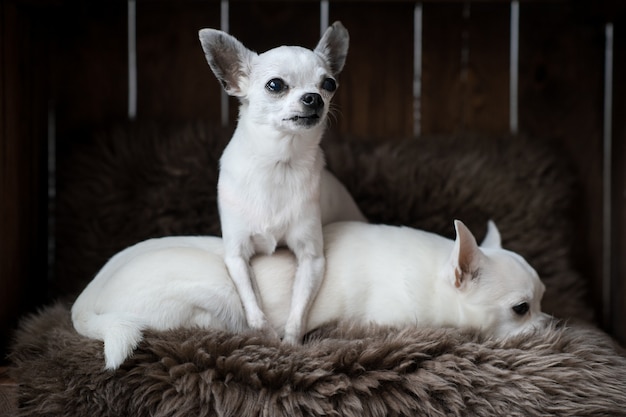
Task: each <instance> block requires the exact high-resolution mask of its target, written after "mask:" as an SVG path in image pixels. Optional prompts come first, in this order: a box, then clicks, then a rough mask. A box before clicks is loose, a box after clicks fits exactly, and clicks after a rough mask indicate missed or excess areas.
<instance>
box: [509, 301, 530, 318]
mask: <svg viewBox="0 0 626 417" xmlns="http://www.w3.org/2000/svg"><path fill="white" fill-rule="evenodd" d="M529 309H530V306H529V305H528V303H526V302H523V303H519V304H518V305H516V306H513V311H514V312H515V314H517V315H518V316H523V315H524V314H526V313H528V310H529Z"/></svg>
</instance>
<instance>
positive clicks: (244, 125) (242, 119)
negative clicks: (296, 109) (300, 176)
mask: <svg viewBox="0 0 626 417" xmlns="http://www.w3.org/2000/svg"><path fill="white" fill-rule="evenodd" d="M250 119H251V118H250V117H248V116H247V114H246V106H244V105H242V107H241V109H240V114H239V121H238V123H237V127H236V129H235V132H234V134H233V137H232V139H231V142H234V143H239V144H240V145H241V147H242V150H243V151H244V152H245V153H246V154H248V155H250V156H252V155H253V156H254V158H256V159H259V158H260V159H263V160H265V161H267V162H273V163H304V164H306V163H308V162H310V163H314V162H315V160H316V159H317V158H319V157H320V155H321V149H320V147H319V144H320V142H321V140H322V135H323V132H324V123H323V122H320V123H319V124H318V125H317V126H314V127H311V128H309V129H302V130H299V131H291V132H287V131H279V130H277V129H275V128H273V127H272V126H268V125H263V124H258V123H255V122H254V121H252V120H250Z"/></svg>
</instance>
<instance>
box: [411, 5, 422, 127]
mask: <svg viewBox="0 0 626 417" xmlns="http://www.w3.org/2000/svg"><path fill="white" fill-rule="evenodd" d="M421 134H422V3H416V4H415V10H414V11H413V136H415V137H418V136H420V135H421Z"/></svg>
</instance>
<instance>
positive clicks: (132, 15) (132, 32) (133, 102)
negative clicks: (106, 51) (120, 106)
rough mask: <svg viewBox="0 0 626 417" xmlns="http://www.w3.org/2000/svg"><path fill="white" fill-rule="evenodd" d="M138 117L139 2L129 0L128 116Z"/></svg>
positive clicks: (131, 118) (131, 117)
mask: <svg viewBox="0 0 626 417" xmlns="http://www.w3.org/2000/svg"><path fill="white" fill-rule="evenodd" d="M135 117H137V4H136V0H128V118H129V119H130V120H134V119H135Z"/></svg>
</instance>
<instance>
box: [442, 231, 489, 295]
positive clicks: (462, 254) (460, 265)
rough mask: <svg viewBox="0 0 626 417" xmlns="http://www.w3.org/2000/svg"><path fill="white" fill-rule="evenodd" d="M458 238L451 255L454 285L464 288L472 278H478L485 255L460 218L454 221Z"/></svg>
mask: <svg viewBox="0 0 626 417" xmlns="http://www.w3.org/2000/svg"><path fill="white" fill-rule="evenodd" d="M454 228H455V229H456V239H455V241H454V247H453V249H452V255H451V257H450V263H451V266H452V268H453V272H454V274H453V281H454V286H455V287H457V288H459V289H464V288H466V287H467V285H468V284H469V283H470V282H471V280H473V279H476V278H478V273H479V270H480V260H481V257H482V256H483V254H482V252H481V251H480V248H479V247H478V244H477V243H476V239H475V238H474V235H472V232H470V231H469V229H468V228H467V226H465V224H463V222H462V221H460V220H455V221H454Z"/></svg>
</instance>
